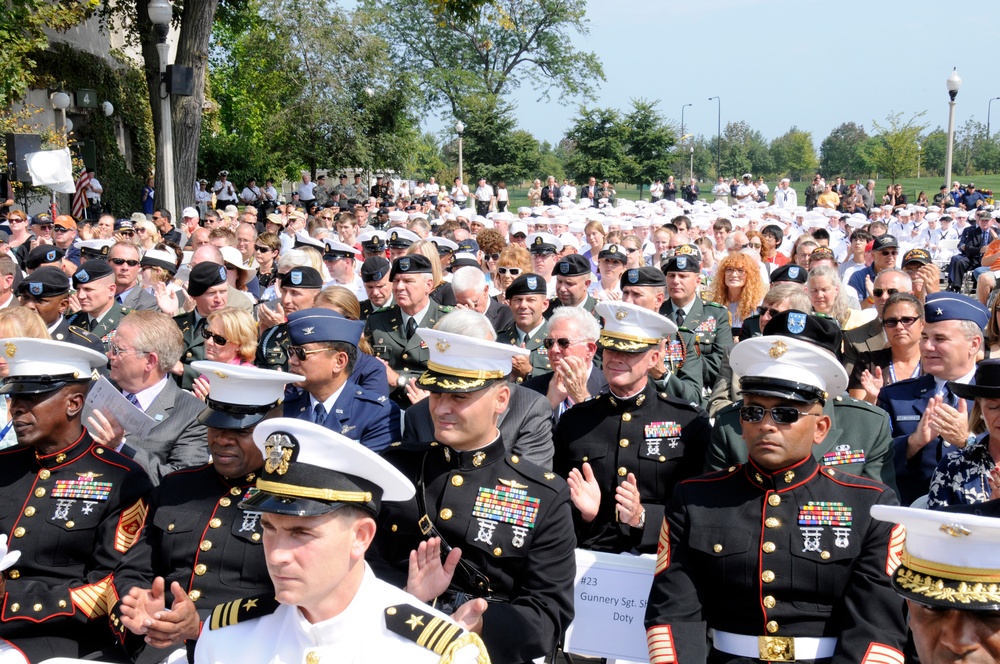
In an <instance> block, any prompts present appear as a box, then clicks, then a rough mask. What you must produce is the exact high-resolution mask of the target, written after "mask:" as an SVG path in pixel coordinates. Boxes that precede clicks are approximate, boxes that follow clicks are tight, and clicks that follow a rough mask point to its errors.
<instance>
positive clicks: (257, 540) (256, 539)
mask: <svg viewBox="0 0 1000 664" xmlns="http://www.w3.org/2000/svg"><path fill="white" fill-rule="evenodd" d="M250 539H252V540H253V541H254V542H259V541H260V533H254V534H253V535H251V536H250Z"/></svg>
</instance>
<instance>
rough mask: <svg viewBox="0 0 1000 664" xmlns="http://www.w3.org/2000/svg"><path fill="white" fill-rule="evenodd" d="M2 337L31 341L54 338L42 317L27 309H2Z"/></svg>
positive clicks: (0, 319)
mask: <svg viewBox="0 0 1000 664" xmlns="http://www.w3.org/2000/svg"><path fill="white" fill-rule="evenodd" d="M0 335H2V336H4V337H27V338H29V339H51V338H52V336H51V335H50V334H49V328H48V326H47V325H46V324H45V321H43V320H42V317H41V316H39V315H38V314H37V313H36V312H35V311H34V310H32V309H28V308H27V307H13V308H10V309H0Z"/></svg>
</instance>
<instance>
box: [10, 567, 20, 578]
mask: <svg viewBox="0 0 1000 664" xmlns="http://www.w3.org/2000/svg"><path fill="white" fill-rule="evenodd" d="M8 576H9V577H10V578H12V579H20V578H21V573H20V572H19V571H17V570H16V569H12V570H11V571H10V574H8Z"/></svg>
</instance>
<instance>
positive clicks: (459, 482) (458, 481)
mask: <svg viewBox="0 0 1000 664" xmlns="http://www.w3.org/2000/svg"><path fill="white" fill-rule="evenodd" d="M463 482H465V480H464V479H462V476H461V475H455V476H454V477H452V478H451V485H452V486H462V483H463Z"/></svg>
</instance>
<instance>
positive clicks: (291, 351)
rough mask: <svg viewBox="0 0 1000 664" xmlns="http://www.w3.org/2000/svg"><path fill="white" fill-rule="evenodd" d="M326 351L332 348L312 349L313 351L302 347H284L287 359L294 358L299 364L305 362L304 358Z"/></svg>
mask: <svg viewBox="0 0 1000 664" xmlns="http://www.w3.org/2000/svg"><path fill="white" fill-rule="evenodd" d="M328 350H333V349H332V348H314V349H313V350H306V349H305V348H303V347H302V346H285V352H286V353H288V357H294V358H295V359H296V360H298V361H299V362H305V361H306V358H307V357H309V356H310V355H315V354H316V353H325V352H327V351H328Z"/></svg>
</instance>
